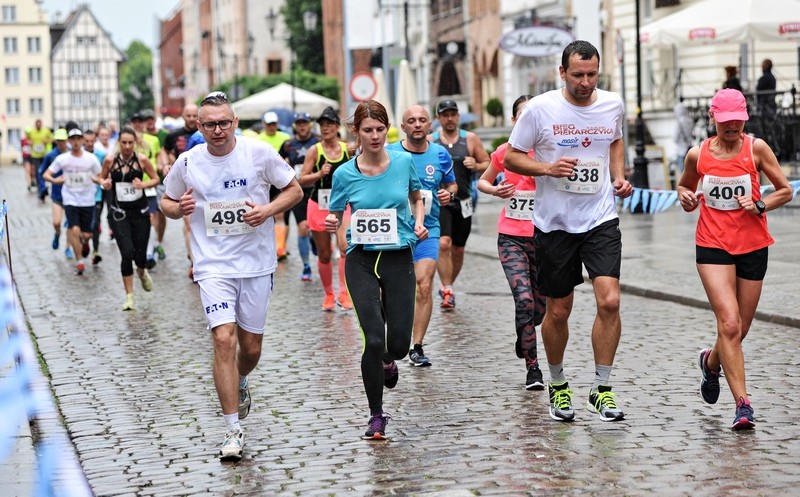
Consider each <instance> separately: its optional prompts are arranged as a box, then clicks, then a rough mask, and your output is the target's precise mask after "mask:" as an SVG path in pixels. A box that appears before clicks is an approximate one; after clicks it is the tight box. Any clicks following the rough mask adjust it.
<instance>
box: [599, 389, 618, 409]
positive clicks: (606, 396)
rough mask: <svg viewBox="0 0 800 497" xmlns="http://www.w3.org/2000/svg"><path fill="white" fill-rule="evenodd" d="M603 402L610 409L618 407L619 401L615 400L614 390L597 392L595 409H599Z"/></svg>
mask: <svg viewBox="0 0 800 497" xmlns="http://www.w3.org/2000/svg"><path fill="white" fill-rule="evenodd" d="M603 404H605V406H606V407H607V408H608V409H616V408H617V401H615V400H614V392H602V393H598V394H597V398H596V399H595V401H594V407H595V409H597V410H598V411H599V410H600V406H602V405H603Z"/></svg>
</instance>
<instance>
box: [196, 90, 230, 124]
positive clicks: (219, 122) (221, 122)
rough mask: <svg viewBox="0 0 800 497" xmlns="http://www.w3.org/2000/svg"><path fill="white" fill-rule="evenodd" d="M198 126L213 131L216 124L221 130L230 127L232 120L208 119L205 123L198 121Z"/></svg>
mask: <svg viewBox="0 0 800 497" xmlns="http://www.w3.org/2000/svg"><path fill="white" fill-rule="evenodd" d="M206 98H208V97H206ZM200 126H202V127H203V129H204V130H206V131H214V130H215V129H216V128H217V126H219V129H221V130H222V131H225V130H228V129H231V126H233V121H230V120H228V119H226V120H224V121H208V122H205V123H200Z"/></svg>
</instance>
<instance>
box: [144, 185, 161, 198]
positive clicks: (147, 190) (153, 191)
mask: <svg viewBox="0 0 800 497" xmlns="http://www.w3.org/2000/svg"><path fill="white" fill-rule="evenodd" d="M144 194H145V196H147V197H155V196H156V195H158V192H157V191H156V187H154V186H153V187H151V188H145V189H144Z"/></svg>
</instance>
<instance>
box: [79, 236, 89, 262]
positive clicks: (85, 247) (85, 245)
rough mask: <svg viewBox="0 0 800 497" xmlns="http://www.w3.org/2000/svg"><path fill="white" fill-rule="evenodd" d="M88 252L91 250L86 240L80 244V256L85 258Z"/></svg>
mask: <svg viewBox="0 0 800 497" xmlns="http://www.w3.org/2000/svg"><path fill="white" fill-rule="evenodd" d="M89 252H91V250H90V249H89V241H88V240H87V241H85V242H83V243H82V244H81V257H83V258H84V259H85V258H86V256H88V255H89Z"/></svg>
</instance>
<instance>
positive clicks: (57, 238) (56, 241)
mask: <svg viewBox="0 0 800 497" xmlns="http://www.w3.org/2000/svg"><path fill="white" fill-rule="evenodd" d="M60 240H61V233H54V234H53V243H51V244H50V245H51V246H52V247H53V250H58V244H59V242H60Z"/></svg>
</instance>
